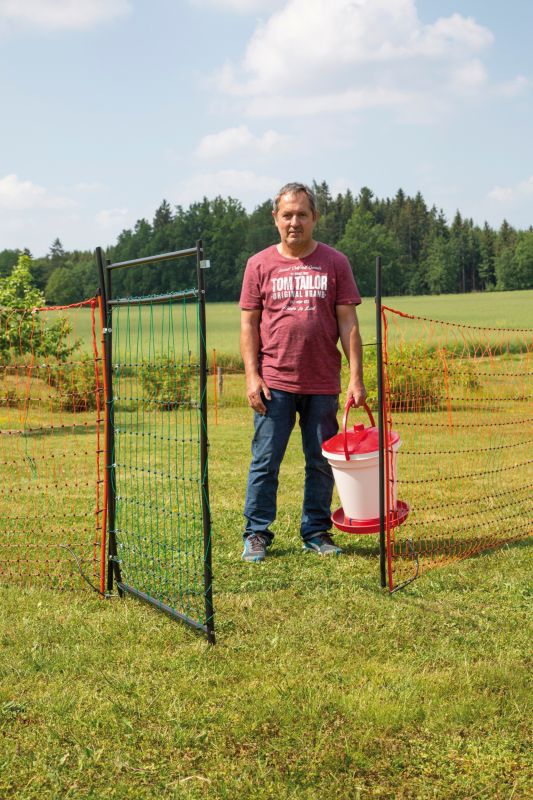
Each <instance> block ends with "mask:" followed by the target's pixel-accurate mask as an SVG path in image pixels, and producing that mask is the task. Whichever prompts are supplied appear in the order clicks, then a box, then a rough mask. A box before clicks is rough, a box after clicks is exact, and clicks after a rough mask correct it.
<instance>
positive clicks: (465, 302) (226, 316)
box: [70, 290, 533, 354]
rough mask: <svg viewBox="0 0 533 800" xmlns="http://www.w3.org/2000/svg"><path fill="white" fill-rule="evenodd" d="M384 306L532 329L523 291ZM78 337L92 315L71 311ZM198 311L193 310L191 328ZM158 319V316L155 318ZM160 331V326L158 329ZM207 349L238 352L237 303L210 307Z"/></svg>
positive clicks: (528, 294) (365, 317) (85, 333)
mask: <svg viewBox="0 0 533 800" xmlns="http://www.w3.org/2000/svg"><path fill="white" fill-rule="evenodd" d="M383 302H384V305H387V306H390V307H392V308H395V309H398V310H400V311H405V312H406V313H408V314H415V315H417V316H423V317H430V318H431V319H437V320H443V321H446V322H455V323H458V322H461V323H464V324H466V325H474V326H480V327H501V328H518V327H526V328H528V327H533V311H532V309H533V290H529V291H524V292H488V293H485V294H465V295H461V294H449V295H424V296H422V297H411V296H405V297H387V298H384V300H383ZM70 314H71V315H72V317H73V318H74V319H75V326H76V331H77V333H78V336H79V337H80V338H81V339H82V340H83V341H84V342H87V347H89V343H90V326H91V322H90V312H89V311H88V310H85V309H83V310H76V311H71V312H70ZM194 316H195V308H194V307H193V306H191V307H190V322H191V326H192V325H193V323H194ZM358 317H359V321H360V325H361V334H362V337H363V341H364V342H371V341H374V339H375V305H374V299H373V298H365V299H364V300H363V303H362V305H361V306H360V307H359V309H358ZM156 319H157V315H156ZM155 327H156V328H157V325H156V326H155ZM207 346H208V349H209V350H213V349H216V351H217V353H224V354H235V353H238V352H239V306H238V304H237V303H208V304H207Z"/></svg>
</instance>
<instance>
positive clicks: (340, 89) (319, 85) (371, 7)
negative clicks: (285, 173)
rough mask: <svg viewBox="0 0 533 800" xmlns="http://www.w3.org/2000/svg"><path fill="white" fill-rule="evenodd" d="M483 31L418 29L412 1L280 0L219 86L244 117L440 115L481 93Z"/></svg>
mask: <svg viewBox="0 0 533 800" xmlns="http://www.w3.org/2000/svg"><path fill="white" fill-rule="evenodd" d="M493 39H494V37H493V35H492V33H491V31H489V30H488V29H487V28H485V27H483V26H482V25H479V24H478V23H477V22H476V21H475V20H474V19H472V18H470V17H468V18H467V17H463V16H461V15H460V14H453V15H452V16H450V17H446V18H444V17H443V18H439V19H437V20H436V21H435V22H434V23H432V24H429V25H428V24H424V23H422V22H421V21H420V19H419V18H418V15H417V11H416V5H415V0H358V2H354V0H327V1H326V0H288V2H286V4H285V5H284V7H283V8H282V9H280V10H278V11H277V12H274V13H272V14H271V16H270V17H269V18H268V20H267V21H266V22H263V23H261V22H260V23H258V24H257V27H256V29H255V32H254V34H253V36H252V37H251V39H250V41H249V43H248V46H247V48H246V51H245V52H244V54H243V58H242V60H241V62H240V64H231V63H227V64H225V65H223V66H222V67H221V68H220V70H219V72H218V74H217V76H216V77H217V83H218V86H219V88H220V89H221V90H222V91H223V92H225V93H226V94H228V95H232V96H234V97H236V98H240V99H241V101H242V102H243V103H244V106H245V110H246V111H247V113H248V114H249V115H251V116H267V115H268V116H274V115H284V114H286V113H291V112H292V113H294V114H300V113H305V114H311V113H316V114H322V113H327V112H328V111H330V112H336V111H343V112H346V111H353V110H359V109H362V108H372V107H396V108H398V110H400V108H401V109H402V112H403V113H404V112H405V110H406V108H407V107H408V106H415V107H422V106H423V105H424V102H425V101H426V100H428V99H429V100H430V101H431V102H432V104H433V105H436V104H435V101H434V98H435V97H437V96H439V98H442V103H441V104H442V107H447V106H448V105H449V102H448V101H449V99H450V98H454V97H456V96H457V95H464V94H465V93H468V94H471V93H472V92H479V91H481V90H482V89H483V88H484V86H485V84H486V74H485V68H484V65H483V63H482V62H481V60H480V58H479V54H480V53H481V52H482V51H483V50H484V49H486V48H487V47H488V46H489V45H490V44H491V43H492V42H493Z"/></svg>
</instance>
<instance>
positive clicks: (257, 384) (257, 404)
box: [246, 375, 270, 416]
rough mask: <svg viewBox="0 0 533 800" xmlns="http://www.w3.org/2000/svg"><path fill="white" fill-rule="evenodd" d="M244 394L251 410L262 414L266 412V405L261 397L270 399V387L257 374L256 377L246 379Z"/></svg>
mask: <svg viewBox="0 0 533 800" xmlns="http://www.w3.org/2000/svg"><path fill="white" fill-rule="evenodd" d="M246 394H247V396H248V403H249V404H250V406H251V407H252V408H253V410H254V411H257V413H258V414H262V415H263V416H264V415H265V414H266V406H265V404H264V403H263V397H265V398H266V399H267V400H270V389H269V388H268V386H267V385H266V383H265V382H264V380H263V379H262V378H261V377H259V375H258V376H257V378H254V379H251V380H249V381H246Z"/></svg>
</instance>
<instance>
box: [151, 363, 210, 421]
mask: <svg viewBox="0 0 533 800" xmlns="http://www.w3.org/2000/svg"><path fill="white" fill-rule="evenodd" d="M197 372H198V367H197V366H196V365H194V364H180V363H178V362H176V361H174V360H173V359H171V358H158V359H156V360H155V361H151V362H148V361H144V362H143V364H142V366H141V384H142V387H143V391H144V394H145V397H146V400H147V403H148V405H150V406H153V407H156V408H159V409H160V410H161V411H172V410H173V409H175V408H178V407H179V406H182V405H186V404H188V403H190V402H191V398H192V385H193V380H194V377H195V376H196V375H197Z"/></svg>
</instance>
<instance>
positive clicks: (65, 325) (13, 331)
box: [0, 254, 78, 362]
mask: <svg viewBox="0 0 533 800" xmlns="http://www.w3.org/2000/svg"><path fill="white" fill-rule="evenodd" d="M30 264H31V259H30V257H29V256H27V255H25V254H23V255H21V256H20V257H19V261H18V264H17V266H16V267H15V268H14V269H13V271H12V273H11V275H9V276H8V277H7V278H5V279H1V280H0V359H1V360H3V361H4V362H9V361H11V360H13V359H19V358H20V357H22V356H24V355H25V354H27V353H32V354H33V355H34V356H45V357H46V356H50V355H52V356H54V357H55V358H57V359H58V360H66V359H67V358H68V357H69V356H70V354H71V353H72V352H73V351H74V350H75V349H76V348H77V347H78V343H77V342H74V343H70V344H69V334H70V330H71V326H70V323H69V321H68V319H67V318H66V317H61V318H59V319H57V320H56V321H55V322H52V323H48V324H46V325H44V326H41V324H40V322H39V321H38V319H37V318H36V317H35V314H36V313H37V312H36V311H35V309H36V308H39V307H42V306H44V296H43V294H42V293H41V292H40V291H39V290H38V289H37V288H36V287H35V286H34V285H33V282H32V277H31V273H30Z"/></svg>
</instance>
